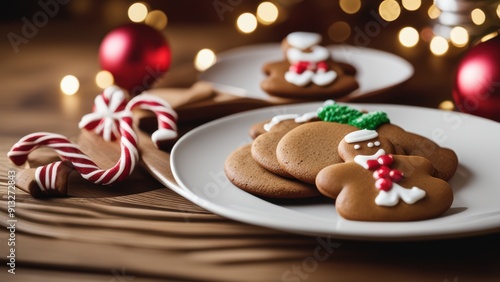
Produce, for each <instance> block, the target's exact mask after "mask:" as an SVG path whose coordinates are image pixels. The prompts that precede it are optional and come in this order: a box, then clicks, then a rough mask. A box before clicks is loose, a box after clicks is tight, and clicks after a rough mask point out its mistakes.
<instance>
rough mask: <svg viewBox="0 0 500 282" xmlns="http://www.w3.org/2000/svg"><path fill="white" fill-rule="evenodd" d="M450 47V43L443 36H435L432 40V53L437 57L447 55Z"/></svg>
mask: <svg viewBox="0 0 500 282" xmlns="http://www.w3.org/2000/svg"><path fill="white" fill-rule="evenodd" d="M449 47H450V46H449V44H448V41H447V40H446V39H445V38H443V37H441V36H435V37H434V38H432V40H431V44H430V49H431V52H432V53H433V54H434V55H436V56H442V55H444V54H446V52H448V48H449Z"/></svg>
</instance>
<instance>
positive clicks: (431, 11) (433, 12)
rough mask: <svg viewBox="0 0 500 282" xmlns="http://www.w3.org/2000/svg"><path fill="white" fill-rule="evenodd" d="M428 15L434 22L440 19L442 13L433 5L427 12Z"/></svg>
mask: <svg viewBox="0 0 500 282" xmlns="http://www.w3.org/2000/svg"><path fill="white" fill-rule="evenodd" d="M427 15H429V18H431V19H432V20H435V19H437V18H438V17H439V15H441V11H440V10H439V9H438V7H436V6H435V5H434V4H432V5H431V6H430V7H429V10H427Z"/></svg>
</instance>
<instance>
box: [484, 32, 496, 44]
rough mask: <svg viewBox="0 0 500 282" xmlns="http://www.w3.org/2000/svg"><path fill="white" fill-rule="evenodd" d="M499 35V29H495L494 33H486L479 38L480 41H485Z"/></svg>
mask: <svg viewBox="0 0 500 282" xmlns="http://www.w3.org/2000/svg"><path fill="white" fill-rule="evenodd" d="M497 36H498V31H494V32H492V33H489V34H486V35H485V36H483V37H481V40H479V41H480V42H485V41H488V40H490V39H492V38H494V37H497Z"/></svg>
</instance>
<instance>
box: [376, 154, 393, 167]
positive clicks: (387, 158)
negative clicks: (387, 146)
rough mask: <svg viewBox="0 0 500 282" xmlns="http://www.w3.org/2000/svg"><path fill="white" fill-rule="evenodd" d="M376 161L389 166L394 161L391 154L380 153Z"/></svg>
mask: <svg viewBox="0 0 500 282" xmlns="http://www.w3.org/2000/svg"><path fill="white" fill-rule="evenodd" d="M377 161H378V163H379V164H381V165H386V166H390V165H391V164H392V162H393V161H394V159H393V157H392V155H382V156H380V157H378V159H377Z"/></svg>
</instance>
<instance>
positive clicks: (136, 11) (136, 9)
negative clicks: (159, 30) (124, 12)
mask: <svg viewBox="0 0 500 282" xmlns="http://www.w3.org/2000/svg"><path fill="white" fill-rule="evenodd" d="M147 15H148V7H146V5H145V4H144V3H141V2H137V3H134V4H132V5H130V7H129V8H128V18H129V19H130V20H131V21H133V22H135V23H140V22H142V21H144V20H145V19H146V16H147Z"/></svg>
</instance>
